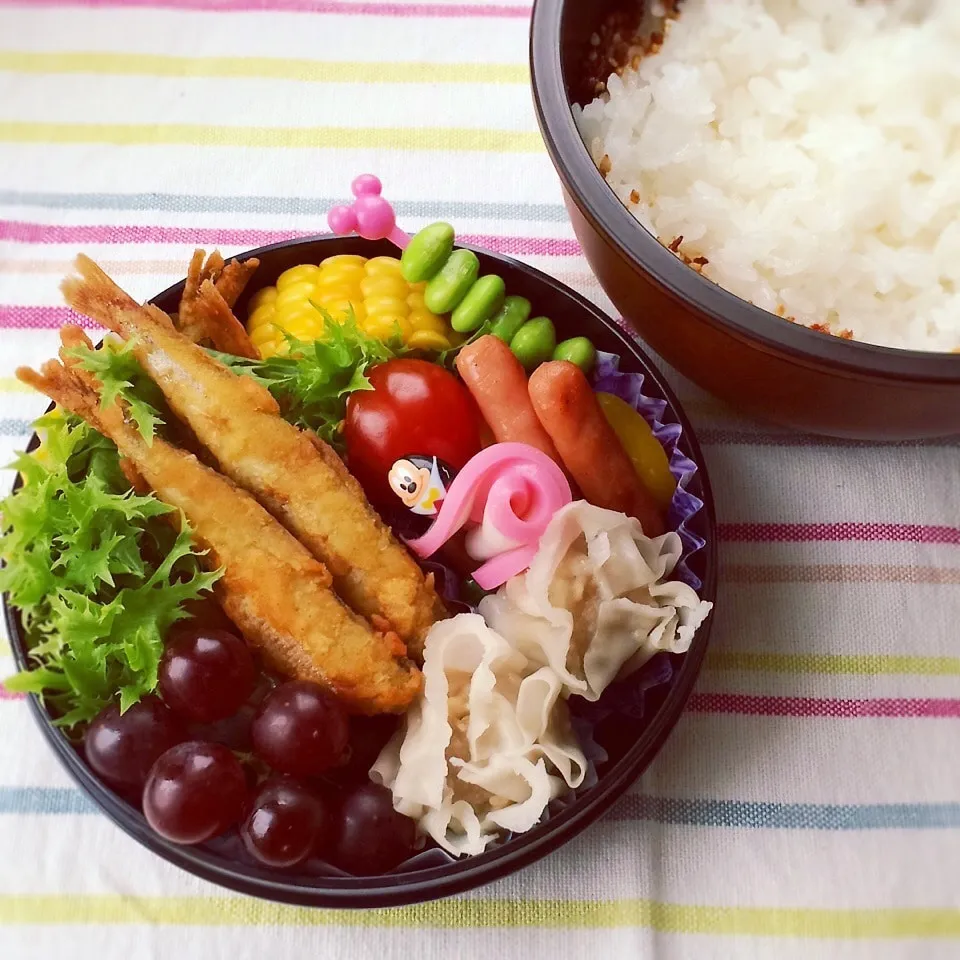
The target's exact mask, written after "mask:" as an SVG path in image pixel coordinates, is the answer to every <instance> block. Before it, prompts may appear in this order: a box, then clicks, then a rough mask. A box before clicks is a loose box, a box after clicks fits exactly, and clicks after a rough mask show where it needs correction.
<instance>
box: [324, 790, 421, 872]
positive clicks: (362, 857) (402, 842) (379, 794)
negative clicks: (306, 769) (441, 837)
mask: <svg viewBox="0 0 960 960" xmlns="http://www.w3.org/2000/svg"><path fill="white" fill-rule="evenodd" d="M416 840H417V825H416V823H414V821H413V820H411V819H410V818H409V817H405V816H403V814H401V813H397V811H396V810H394V809H393V797H392V795H391V793H390V791H389V790H388V789H387V788H386V787H381V786H380V785H379V784H376V783H369V782H368V783H365V784H364V785H363V786H360V787H357V788H356V789H355V790H352V791H351V792H350V793H348V794H346V795H345V796H344V797H343V799H342V800H341V803H340V824H339V830H338V831H337V839H336V841H335V842H334V846H333V851H332V860H333V862H334V863H335V864H336V865H337V866H338V867H340V869H341V870H346V871H347V872H348V873H352V874H355V875H356V876H373V875H374V874H378V873H386V872H387V871H388V870H392V869H393V868H394V867H396V866H399V865H400V864H401V863H403V861H404V860H406V859H407V858H408V857H409V856H411V855H412V854H413V852H414V848H415V845H416Z"/></svg>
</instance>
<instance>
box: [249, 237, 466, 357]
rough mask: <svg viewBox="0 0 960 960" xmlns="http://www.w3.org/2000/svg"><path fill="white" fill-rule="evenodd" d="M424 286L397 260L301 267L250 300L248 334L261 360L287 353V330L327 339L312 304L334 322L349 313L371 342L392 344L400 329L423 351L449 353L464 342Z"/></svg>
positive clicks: (343, 259) (350, 259) (337, 260)
mask: <svg viewBox="0 0 960 960" xmlns="http://www.w3.org/2000/svg"><path fill="white" fill-rule="evenodd" d="M424 286H425V284H423V283H414V284H411V283H408V282H407V281H406V280H404V278H403V275H402V274H401V272H400V261H399V260H397V259H396V258H394V257H374V258H373V259H370V260H368V259H367V258H366V257H359V256H349V255H343V256H337V257H328V258H327V259H326V260H324V261H323V262H322V263H320V264H319V265H316V264H312V263H302V264H300V265H298V266H296V267H291V268H290V269H289V270H286V271H284V272H283V273H282V274H281V275H280V276H279V278H278V279H277V285H276V286H275V287H265V288H264V289H263V290H260V291H258V292H257V293H256V294H255V295H254V297H253V299H252V300H251V301H250V313H249V319H248V321H247V329H248V330H249V333H250V339H251V341H253V343H254V345H255V346H256V348H257V350H258V351H259V352H260V356H261V357H263V358H264V359H266V358H267V357H270V356H273V355H274V354H276V353H278V352H281V351H282V350H283V349H284V345H285V340H284V337H283V333H282V332H281V331H282V330H285V331H286V332H287V333H289V334H291V335H292V336H295V337H297V338H298V339H300V340H315V339H316V338H317V337H319V336H321V335H322V334H323V317H322V315H321V314H320V312H319V311H317V310H315V309H314V308H313V306H312V305H311V301H312V302H313V303H316V304H317V305H318V306H320V307H323V309H324V310H326V311H327V312H328V313H329V314H330V316H331V317H332V318H333V319H334V320H342V319H343V318H344V317H345V316H346V314H347V312H348V311H349V310H351V309H352V310H353V313H354V316H355V317H356V318H357V323H358V324H359V326H360V328H361V329H362V330H363V331H364V332H365V333H367V334H368V335H370V336H372V337H378V338H382V339H388V338H389V337H392V336H395V335H396V333H397V331H398V330H399V333H400V337H401V339H402V340H403V342H404V344H406V345H407V346H408V347H412V348H415V349H419V350H436V351H439V350H447V349H449V348H450V347H451V346H453V345H454V344H455V343H457V342H459V338H458V337H457V336H456V335H455V334H454V333H453V330H452V329H451V327H450V324H449V322H448V321H447V320H445V319H444V318H442V317H439V316H437V315H436V314H434V313H431V312H430V310H428V309H427V307H426V305H425V304H424V302H423V288H424Z"/></svg>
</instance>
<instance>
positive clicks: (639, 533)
mask: <svg viewBox="0 0 960 960" xmlns="http://www.w3.org/2000/svg"><path fill="white" fill-rule="evenodd" d="M681 551H682V544H681V542H680V537H679V536H677V534H676V533H666V534H664V535H663V536H661V537H655V538H653V539H651V538H649V537H646V536H644V534H643V530H642V528H641V526H640V523H639V521H637V520H635V519H633V518H631V517H627V516H625V515H624V514H622V513H617V512H615V511H613V510H604V509H602V508H601V507H595V506H592V505H591V504H589V503H587V502H586V501H584V500H578V501H576V502H574V503H571V504H569V505H567V506H566V507H564V508H563V509H561V510H559V511H558V512H557V513H556V514H555V515H554V517H553V519H552V520H551V521H550V525H549V526H548V527H547V529H546V531H545V533H544V535H543V537H542V538H541V540H540V547H539V549H538V551H537V555H536V557H535V559H534V561H533V563H532V564H531V565H530V569H529V570H528V571H527V572H526V573H525V574H522V575H520V576H518V577H514V578H513V579H511V580H510V581H508V582H507V583H506V584H504V586H503V587H501V588H500V590H498V591H497V593H496V594H492V595H490V596H488V597H485V598H484V599H483V600H482V601H481V602H480V608H479V609H480V613H481V615H482V616H483V617H484V619H485V620H486V621H487V623H488V624H489V625H490V627H491V628H492V629H494V630H495V631H496V632H497V633H499V634H501V635H502V636H504V637H509V639H510V642H511V644H512V645H513V646H514V647H515V648H516V649H517V650H519V651H520V652H521V653H522V654H523V655H524V656H526V657H527V659H529V660H531V661H533V662H535V663H538V664H541V665H543V666H547V667H549V668H550V669H551V670H552V671H554V672H555V673H556V675H557V676H558V677H559V678H560V680H561V682H562V684H563V687H564V692H565V693H567V694H578V695H579V696H582V697H583V698H584V699H586V700H591V701H595V700H597V699H599V697H600V695H601V694H602V693H603V691H604V690H605V689H606V688H607V686H609V684H610V683H611V682H612V681H613V680H614V679H616V677H617V676H618V674H621V673H623V674H626V673H628V672H630V671H632V670H634V669H636V668H638V667H639V666H641V665H642V664H643V663H645V662H646V661H647V660H649V659H650V657H652V656H653V655H654V654H655V653H656V652H657V651H658V650H667V651H669V652H671V653H684V652H686V651H687V650H688V649H689V648H690V643H691V641H692V640H693V636H694V633H695V632H696V630H697V628H698V627H699V626H700V624H701V623H702V622H703V621H704V619H705V618H706V617H707V615H708V614H709V612H710V610H711V609H712V606H713V605H712V604H711V603H708V602H706V601H703V600H700V598H699V597H698V596H697V594H696V591H695V590H693V589H692V588H691V587H689V586H687V584H685V583H681V582H680V581H665V578H666V577H667V576H669V574H670V573H672V572H673V570H674V568H675V567H676V565H677V561H678V560H679V559H680V554H681Z"/></svg>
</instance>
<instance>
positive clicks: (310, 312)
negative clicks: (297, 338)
mask: <svg viewBox="0 0 960 960" xmlns="http://www.w3.org/2000/svg"><path fill="white" fill-rule="evenodd" d="M303 319H307V320H316V321H317V322H318V323H319V324H320V329H321V330H322V329H323V323H322V322H321V315H320V314H319V313H317V311H316V310H314V309H313V307H311V306H310V304H309V303H293V304H291V305H290V306H289V307H288V308H287V309H286V310H283V311H280V310H278V311H277V315H276V316H275V317H274V318H273V322H274V324H276V326H278V327H282V328H283V329H284V330H287V329H288V328H289V327H290V324H291V323H299V322H300V321H301V320H303Z"/></svg>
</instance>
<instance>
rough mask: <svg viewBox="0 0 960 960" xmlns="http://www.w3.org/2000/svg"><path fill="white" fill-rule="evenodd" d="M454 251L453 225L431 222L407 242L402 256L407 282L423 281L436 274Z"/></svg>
mask: <svg viewBox="0 0 960 960" xmlns="http://www.w3.org/2000/svg"><path fill="white" fill-rule="evenodd" d="M451 253H453V227H451V226H450V224H449V223H443V222H442V221H441V222H439V223H431V224H430V226H429V227H424V228H423V229H422V230H421V231H420V232H419V233H417V234H416V235H415V236H414V237H413V239H412V240H411V241H410V243H409V244H407V248H406V250H404V251H403V254H402V255H401V256H400V272H401V273H402V274H403V279H404V280H406V281H407V283H421V282H422V281H424V280H430V279H431V278H432V277H434V276H436V275H437V273H438V272H439V271H440V268H441V267H442V266H443V265H444V264H445V263H446V262H447V259H448V258H449V257H450V254H451Z"/></svg>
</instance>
